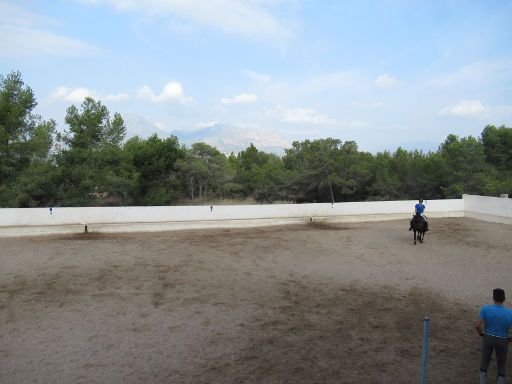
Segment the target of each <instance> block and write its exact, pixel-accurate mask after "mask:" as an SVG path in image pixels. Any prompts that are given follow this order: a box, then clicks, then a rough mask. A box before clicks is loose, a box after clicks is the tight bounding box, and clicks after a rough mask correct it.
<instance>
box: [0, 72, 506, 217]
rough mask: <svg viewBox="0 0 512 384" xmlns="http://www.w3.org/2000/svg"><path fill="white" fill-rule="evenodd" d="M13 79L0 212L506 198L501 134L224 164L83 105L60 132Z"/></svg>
mask: <svg viewBox="0 0 512 384" xmlns="http://www.w3.org/2000/svg"><path fill="white" fill-rule="evenodd" d="M36 105H37V102H36V98H35V95H34V93H33V91H32V89H31V88H30V87H29V86H27V85H26V84H25V83H24V82H23V79H22V76H21V74H20V73H19V72H12V73H10V74H8V75H6V76H2V75H0V207H48V206H105V205H111V206H115V205H176V204H190V203H191V202H193V203H197V204H200V203H204V202H211V201H214V200H220V199H234V200H247V199H254V200H255V201H257V202H265V203H272V202H283V201H284V202H297V203H303V202H343V201H367V200H399V199H416V198H418V197H423V198H424V199H441V198H460V197H461V195H462V194H463V193H471V194H482V195H490V196H496V195H499V194H501V193H512V128H507V127H505V126H501V127H496V126H493V125H487V126H486V127H485V128H484V129H483V131H482V133H481V136H480V137H478V138H475V137H472V136H468V137H458V136H456V135H453V134H450V135H448V137H447V138H446V140H445V141H444V142H443V143H441V144H440V145H439V148H438V150H437V151H435V152H428V153H423V152H421V151H417V150H416V151H406V150H404V149H401V148H399V149H397V150H396V151H394V152H388V151H384V152H381V153H377V154H376V155H374V154H371V153H368V152H363V151H360V150H359V149H358V147H357V144H356V143H355V142H354V141H345V142H343V141H342V140H339V139H334V138H325V139H318V140H304V141H295V142H294V143H293V144H292V145H291V147H290V148H288V149H286V150H285V154H284V155H283V156H277V155H275V154H273V153H266V152H264V151H260V150H258V149H257V148H256V147H255V146H254V145H253V144H251V145H249V147H247V148H246V149H245V150H243V151H241V152H239V153H231V154H229V155H226V154H224V153H222V152H220V151H219V150H218V149H217V148H215V147H213V146H211V145H208V144H206V143H195V144H193V145H191V146H190V147H188V146H186V145H182V144H180V143H179V141H178V139H177V138H176V137H174V136H172V137H168V138H160V137H158V136H156V135H154V136H151V137H149V138H147V139H142V138H140V137H137V136H136V137H132V138H128V139H126V137H125V136H126V127H125V124H124V121H123V118H122V117H121V115H120V114H118V113H114V114H113V115H111V114H110V112H109V110H108V108H107V107H106V106H104V105H103V104H102V103H101V101H98V100H94V99H92V98H89V97H88V98H85V100H84V101H83V103H82V104H81V105H80V106H79V107H77V106H74V105H72V106H70V107H69V108H68V109H67V111H66V117H65V124H66V130H65V131H64V132H63V133H61V132H57V130H56V123H55V121H54V120H44V119H43V118H42V117H41V116H38V115H36V114H34V109H35V107H36Z"/></svg>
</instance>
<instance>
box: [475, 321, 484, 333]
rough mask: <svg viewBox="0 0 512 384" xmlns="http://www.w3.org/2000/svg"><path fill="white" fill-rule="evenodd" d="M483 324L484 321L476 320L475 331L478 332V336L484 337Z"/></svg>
mask: <svg viewBox="0 0 512 384" xmlns="http://www.w3.org/2000/svg"><path fill="white" fill-rule="evenodd" d="M483 324H484V321H483V320H482V319H478V321H477V322H476V325H475V329H476V331H477V332H478V336H483V335H484V332H483V330H482V327H483Z"/></svg>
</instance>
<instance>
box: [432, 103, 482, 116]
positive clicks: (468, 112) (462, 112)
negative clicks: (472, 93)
mask: <svg viewBox="0 0 512 384" xmlns="http://www.w3.org/2000/svg"><path fill="white" fill-rule="evenodd" d="M488 110H489V108H488V107H486V106H484V105H483V104H482V103H481V102H480V101H478V100H469V101H461V102H460V103H458V104H456V105H453V106H451V107H446V108H443V109H442V110H441V111H440V112H439V115H440V116H475V115H479V114H481V113H483V112H486V111H488Z"/></svg>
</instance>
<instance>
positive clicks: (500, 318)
mask: <svg viewBox="0 0 512 384" xmlns="http://www.w3.org/2000/svg"><path fill="white" fill-rule="evenodd" d="M480 319H482V320H483V321H484V322H485V330H484V332H485V333H487V334H489V335H493V336H499V337H507V336H508V330H509V328H510V326H511V325H512V310H510V309H508V308H506V307H504V306H503V305H496V304H493V305H484V306H483V307H482V309H481V310H480Z"/></svg>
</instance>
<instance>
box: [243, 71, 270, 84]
mask: <svg viewBox="0 0 512 384" xmlns="http://www.w3.org/2000/svg"><path fill="white" fill-rule="evenodd" d="M240 72H241V73H242V74H244V75H246V76H247V77H249V78H250V79H251V80H253V81H256V82H262V83H268V82H269V81H271V80H272V76H270V75H267V74H265V73H258V72H255V71H251V70H250V69H244V70H241V71H240Z"/></svg>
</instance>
